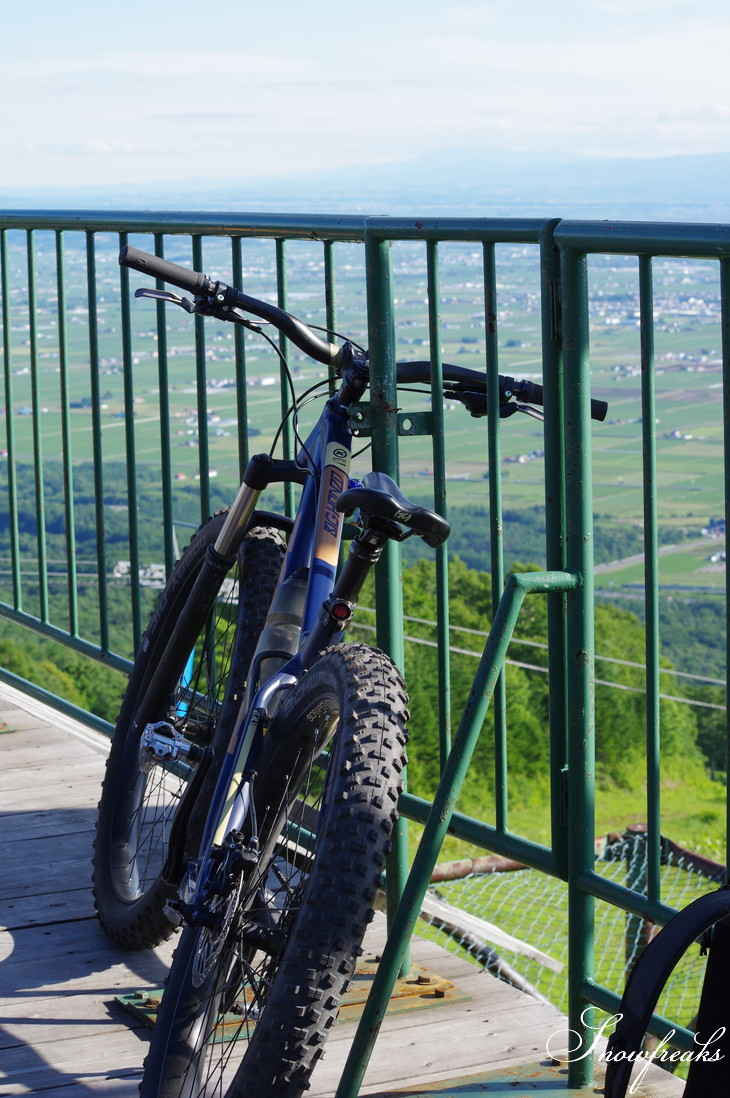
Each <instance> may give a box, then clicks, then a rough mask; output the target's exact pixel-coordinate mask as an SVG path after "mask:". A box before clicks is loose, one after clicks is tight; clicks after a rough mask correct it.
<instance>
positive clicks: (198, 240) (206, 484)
mask: <svg viewBox="0 0 730 1098" xmlns="http://www.w3.org/2000/svg"><path fill="white" fill-rule="evenodd" d="M193 268H194V270H196V271H202V270H203V269H204V266H203V238H202V237H201V236H194V237H193ZM195 377H196V385H197V390H198V472H199V474H200V520H201V522H205V520H206V519H207V518H208V515H209V514H210V453H209V447H208V367H207V363H206V360H205V317H203V316H198V315H197V314H196V316H195Z"/></svg>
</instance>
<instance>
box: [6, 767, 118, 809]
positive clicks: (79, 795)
mask: <svg viewBox="0 0 730 1098" xmlns="http://www.w3.org/2000/svg"><path fill="white" fill-rule="evenodd" d="M52 767H53V762H52V760H49V762H48V767H47V769H46V770H45V772H44V773H41V774H39V773H38V771H36V772H35V781H33V773H32V772H31V771H27V770H21V771H19V772H18V771H16V774H17V773H20V774H22V775H28V777H27V778H23V779H22V780H21V781H19V782H13V781H12V776H8V777H7V778H5V779H4V780H3V781H2V782H1V783H0V791H1V792H0V796H2V809H3V812H10V811H12V810H13V809H16V808H18V809H24V808H26V807H28V797H29V794H33V795H34V797H35V803H36V805H37V806H38V807H39V808H42V809H49V808H68V807H70V806H73V805H76V806H78V805H79V804H84V803H86V804H96V803H98V800H99V795H100V793H101V780H102V776H103V775H102V772H101V771H100V770H99V767H98V763H97V761H96V759H90V760H85V761H79V762H78V763H76V764H75V766H69V767H66V766H59V767H58V771H57V772H55V771H54V770H53V769H52Z"/></svg>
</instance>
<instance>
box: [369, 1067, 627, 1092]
mask: <svg viewBox="0 0 730 1098" xmlns="http://www.w3.org/2000/svg"><path fill="white" fill-rule="evenodd" d="M640 1093H643V1091H642V1092H640ZM515 1094H517V1095H519V1094H534V1095H536V1096H537V1095H539V1098H551V1096H553V1095H554V1096H555V1098H558V1096H559V1095H560V1096H563V1098H595V1095H597V1094H603V1088H602V1086H601V1085H600V1084H597V1083H592V1084H591V1085H590V1086H587V1087H581V1089H580V1090H570V1091H569V1090H568V1070H567V1068H565V1067H561V1066H560V1065H554V1064H552V1063H551V1062H549V1061H543V1063H541V1064H520V1065H519V1066H517V1067H512V1068H497V1069H496V1070H494V1069H493V1070H492V1071H480V1072H479V1073H478V1074H476V1075H464V1076H462V1077H461V1078H458V1079H444V1080H441V1081H440V1082H437V1083H421V1084H420V1085H419V1086H415V1087H408V1088H407V1089H406V1090H383V1091H378V1093H377V1094H371V1095H370V1098H465V1096H466V1095H471V1096H472V1098H478V1096H479V1095H485V1096H487V1098H507V1096H508V1095H509V1096H510V1098H511V1096H512V1095H515Z"/></svg>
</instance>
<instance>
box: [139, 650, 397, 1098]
mask: <svg viewBox="0 0 730 1098" xmlns="http://www.w3.org/2000/svg"><path fill="white" fill-rule="evenodd" d="M407 719H408V711H407V698H406V694H405V688H404V686H403V682H402V679H401V677H400V675H399V673H398V671H397V670H396V669H395V667H394V666H393V664H392V663H391V661H390V660H389V659H388V658H387V657H386V656H385V655H384V654H383V653H382V652H379V651H378V650H376V649H372V648H369V647H368V646H366V645H359V644H346V645H340V646H337V647H335V648H330V649H328V650H327V651H326V652H325V653H324V654H323V655H322V656H321V657H320V658H319V659H318V661H317V662H316V663H315V665H314V666H313V667H312V669H311V670H310V671H309V672H307V673H306V674H305V676H304V677H303V679H302V680H301V681H300V682H299V683H298V685H297V686H295V687H294V688H293V689H292V690H291V691H290V692H289V693H287V694H285V695H284V700H283V701H282V703H281V705H280V708H279V711H278V713H277V714H276V716H275V717H274V720H273V721H272V724H271V726H270V728H269V730H268V731H267V733H266V736H265V737H264V741H267V740H268V741H269V744H270V745H271V746H269V747H268V748H267V749H265V750H264V755H263V757H262V763H263V764H264V765H265V767H266V768H265V769H263V766H262V771H261V777H260V779H259V784H258V788H257V789H256V791H255V802H256V812H257V816H258V834H259V836H260V839H261V849H262V856H261V859H260V861H259V864H258V866H257V867H256V869H255V870H254V872H253V874H249V877H248V878H247V879H246V880H245V881H244V882H243V883H239V884H238V885H237V886H236V888H235V889H234V890H233V892H232V896H233V900H232V903H235V904H236V905H237V906H236V910H235V914H234V915H233V916H232V918H231V919H230V922H229V924H228V929H227V931H225V932H224V934H223V935H222V936H221V937H222V942H221V943H219V944H220V945H221V948H220V952H219V953H218V954H217V959H216V961H215V963H214V964H213V965H212V967H209V968H208V969H206V968H205V960H206V958H207V957H209V956H210V952H209V951H210V948H211V933H210V932H209V931H207V930H205V929H200V928H192V927H187V928H186V929H185V930H184V931H183V934H182V937H181V940H180V943H179V945H178V947H177V950H176V952H175V955H174V958H173V963H172V967H171V970H170V975H169V978H168V982H167V985H166V988H165V991H164V995H163V998H162V1003H161V1006H160V1011H159V1014H158V1020H157V1023H156V1026H155V1029H154V1031H153V1035H152V1041H151V1045H150V1050H149V1054H148V1056H147V1060H146V1062H145V1072H144V1078H143V1081H142V1085H141V1088H140V1093H141V1098H202V1096H204V1095H213V1094H215V1095H216V1098H271V1096H272V1095H276V1098H300V1096H301V1095H302V1094H303V1093H304V1091H305V1090H306V1089H307V1088H308V1085H309V1078H310V1075H311V1073H312V1071H313V1069H314V1067H315V1065H316V1063H317V1061H318V1059H319V1058H320V1057H321V1055H322V1050H323V1045H324V1042H325V1039H326V1037H327V1035H328V1033H329V1031H330V1030H331V1027H332V1026H333V1024H334V1022H335V1020H336V1017H337V1014H338V1011H339V1007H340V1002H341V999H342V996H343V994H344V992H345V991H346V988H347V985H348V983H349V980H350V978H351V976H352V973H353V970H354V967H355V961H356V958H357V956H358V954H359V952H360V950H361V943H362V940H363V937H364V934H365V930H366V927H367V924H368V922H369V921H370V920H371V918H372V916H373V907H374V901H375V897H376V892H377V889H378V887H379V886H380V884H381V878H382V873H383V868H384V862H385V857H386V854H387V851H388V849H389V845H390V835H391V832H392V828H393V824H394V821H395V820H396V818H397V801H398V796H399V793H400V787H401V772H402V769H403V766H404V764H405V743H406V738H407V735H406V722H407ZM280 733H281V739H280V742H279V744H278V745H277V743H276V740H277V739H278V738H279V735H280ZM328 738H329V753H328V756H327V762H326V765H325V766H324V767H322V766H321V765H319V763H318V759H321V756H320V750H321V748H322V746H323V742H324V740H326V739H328ZM267 750H268V752H269V754H268V755H267ZM313 830H314V831H316V839H315V840H314V842H312V841H311V838H310V836H311V832H312V831H313ZM257 934H258V935H259V937H257ZM262 934H263V935H264V941H265V942H266V944H265V945H264V946H263V947H262V945H261V941H262V939H261V937H260V935H262ZM266 935H268V936H269V938H268V940H267V939H266ZM201 969H202V973H201Z"/></svg>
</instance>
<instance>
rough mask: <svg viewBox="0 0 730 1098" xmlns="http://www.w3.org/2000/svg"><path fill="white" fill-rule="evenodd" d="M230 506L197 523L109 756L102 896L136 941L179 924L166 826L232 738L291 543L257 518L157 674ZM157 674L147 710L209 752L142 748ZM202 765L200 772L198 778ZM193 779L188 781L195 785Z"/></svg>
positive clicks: (128, 942)
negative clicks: (211, 602) (207, 610)
mask: <svg viewBox="0 0 730 1098" xmlns="http://www.w3.org/2000/svg"><path fill="white" fill-rule="evenodd" d="M225 517H226V512H219V513H218V514H217V515H215V516H213V518H211V519H209V520H208V521H207V522H206V523H204V524H203V526H201V527H200V529H199V530H198V531H197V533H196V534H195V535H194V536H193V538H192V540H191V542H190V545H189V546H188V547H187V549H186V550H185V551H184V553H183V554H182V556H181V558H180V560H179V561H178V562H177V563H176V565H175V568H174V571H173V572H172V574H171V576H170V579H169V581H168V583H167V585H166V586H165V588H164V589H163V591H162V594H161V595H160V598H159V601H158V603H157V606H156V608H155V610H154V612H153V614H152V617H151V619H150V622H149V625H148V627H147V630H146V632H145V635H144V638H143V640H142V644H141V645H140V649H139V652H138V654H137V657H136V660H135V663H134V666H133V669H132V672H131V675H130V679H129V683H128V686H127V690H126V693H125V696H124V699H123V702H122V707H121V710H120V713H119V717H118V719H117V723H116V726H115V731H114V736H113V740H112V747H111V750H110V754H109V758H108V760H107V769H106V776H105V779H104V784H103V787H102V794H101V800H100V803H99V811H98V818H97V828H96V840H95V844H94V900H95V904H96V910H97V915H98V917H99V920H100V922H101V925H102V927H103V928H104V930H105V931H106V933H107V934H108V935H109V937H110V938H111V939H112V940H113V941H115V942H116V943H117V944H119V945H121V946H123V947H125V948H128V949H146V948H150V947H153V946H155V945H158V944H159V943H160V942H161V941H163V940H164V939H166V938H168V937H169V936H170V934H171V933H172V931H173V930H174V926H173V924H172V923H171V922H170V920H169V919H168V917H167V915H166V914H165V905H166V904H167V901H168V900H169V899H170V898H171V897H172V896H174V895H175V892H176V882H175V881H169V880H165V879H163V876H162V869H163V867H164V864H165V859H166V856H167V848H168V842H169V839H170V831H171V828H172V826H173V824H174V820H175V816H176V813H177V811H178V809H179V807H180V804H181V798H182V796H183V794H184V792H185V790H186V788H188V783H189V782H193V781H195V779H196V771H201V768H202V767H204V766H206V767H207V769H208V770H209V771H213V770H214V768H215V765H216V761H217V759H218V758H219V756H220V754H221V751H222V750H225V744H226V743H227V741H228V738H229V736H230V732H231V729H232V723H233V720H234V719H235V716H236V713H237V711H238V703H239V700H240V695H241V692H242V689H243V686H244V683H245V679H246V675H247V672H248V668H249V665H250V662H251V659H252V656H253V652H254V648H255V645H256V641H257V639H258V636H259V633H260V632H261V629H262V627H263V624H264V619H265V617H266V613H267V611H268V608H269V604H270V602H271V596H272V594H273V591H274V587H275V585H276V580H277V577H278V572H279V568H280V565H281V560H282V557H283V553H284V546H283V541H282V537H281V535H280V533H279V532H278V531H277V530H274V529H271V528H268V527H255V528H254V529H252V530H251V531H250V532H249V534H248V535H247V537H246V538H245V540H244V542H243V546H242V548H241V550H240V552H239V554H238V561H237V563H236V564H235V565H234V568H233V569H232V571H231V572H230V573H229V574H228V577H227V578H226V579H225V580H223V582H222V586H221V589H220V591H219V594H218V598H217V599H216V602H215V606H214V609H213V611H212V612H211V614H210V616H209V619H208V622H207V623H206V625H205V626H204V627H203V630H202V632H201V633H200V634H199V635H198V636H190V635H188V636H185V635H179V636H177V637H176V638H175V641H174V644H175V645H176V651H177V657H176V660H175V666H176V670H175V671H174V672H169V671H168V672H167V675H168V676H169V678H170V681H165V682H157V681H156V679H155V676H159V675H160V671H159V665H160V660H161V657H162V653H163V652H164V650H165V648H166V646H167V645H168V642H169V641H170V638H171V637H172V636H173V634H174V632H175V627H176V625H177V623H178V621H179V619H180V615H181V613H182V611H183V608H184V606H185V603H186V601H187V600H188V598H189V596H190V592H191V590H192V588H193V585H194V583H195V580H196V577H197V576H198V574H199V572H200V569H201V567H202V565H203V562H204V560H205V556H206V552H207V549H208V546H209V545H212V544H214V542H215V540H216V538H217V536H218V533H219V531H220V529H221V526H222V525H223V522H224V519H225ZM237 596H238V597H237ZM177 632H178V633H180V630H178V631H177ZM191 653H193V654H194V657H191ZM150 684H152V686H153V687H155V686H158V685H159V686H160V687H161V688H162V695H163V696H164V698H165V701H164V702H162V703H161V704H160V708H159V711H157V712H155V713H151V714H146V719H147V720H150V721H152V720H162V719H167V720H169V721H170V723H171V724H172V725H173V726H174V727H175V728H176V729H177V730H179V731H180V732H182V734H183V735H184V736H185V737H186V738H188V739H191V740H192V741H193V742H195V743H197V744H198V745H199V746H209V747H211V749H212V751H213V761H212V762H210V763H208V764H203V763H201V764H197V765H196V764H190V763H182V762H178V763H177V764H175V765H174V766H170V765H160V764H157V763H154V764H150V763H148V762H147V761H146V760H140V752H139V737H140V735H141V731H142V729H141V728H140V727H135V717H136V715H137V711H138V708H139V706H140V705H141V703H142V699H143V698H144V696H145V692H146V691H147V690H148V688H149V687H150ZM203 776H204V775H203V773H202V771H201V772H199V773H198V774H197V778H198V780H200V779H202V778H203ZM195 789H196V786H192V787H191V795H195ZM203 820H204V813H202V814H201V813H197V814H194V815H193V822H192V823H191V825H190V827H191V833H190V834H189V835H186V836H185V850H186V853H187V852H189V851H192V852H195V851H196V850H197V845H198V843H199V834H198V833H197V831H198V830H199V828H200V827H202V822H203ZM188 848H189V850H188Z"/></svg>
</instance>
